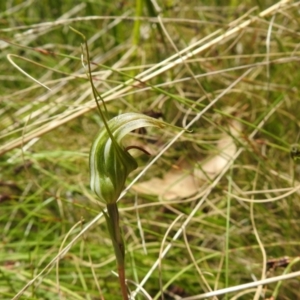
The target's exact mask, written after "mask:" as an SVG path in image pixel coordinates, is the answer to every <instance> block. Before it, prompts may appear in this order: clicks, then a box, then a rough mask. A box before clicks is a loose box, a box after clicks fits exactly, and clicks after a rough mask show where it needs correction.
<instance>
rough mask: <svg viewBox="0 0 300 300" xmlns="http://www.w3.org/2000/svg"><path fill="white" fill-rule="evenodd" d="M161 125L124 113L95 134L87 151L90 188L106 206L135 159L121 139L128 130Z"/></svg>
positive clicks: (145, 117) (112, 198) (114, 195)
mask: <svg viewBox="0 0 300 300" xmlns="http://www.w3.org/2000/svg"><path fill="white" fill-rule="evenodd" d="M147 126H154V127H160V128H163V127H164V126H165V123H164V122H162V121H160V120H157V119H154V118H151V117H149V116H146V115H143V114H138V113H125V114H122V115H119V116H117V117H115V118H113V119H111V120H109V121H108V122H107V125H106V126H104V127H103V128H102V129H101V130H100V131H99V133H98V135H97V137H96V139H95V141H94V142H93V144H92V148H91V151H90V186H91V189H92V191H94V192H95V194H96V195H97V196H98V197H99V199H100V200H101V201H103V202H104V203H106V204H110V203H115V202H116V201H117V200H118V198H119V196H120V194H121V192H122V191H123V189H124V185H125V181H126V179H127V177H128V175H129V173H130V172H132V171H133V170H135V169H136V168H137V162H136V160H135V159H134V158H133V157H132V156H131V155H130V153H129V152H128V151H127V150H126V149H125V148H124V147H123V145H122V143H121V142H122V139H123V138H124V137H125V136H126V135H127V134H128V133H129V132H131V131H132V130H135V129H138V128H141V127H147Z"/></svg>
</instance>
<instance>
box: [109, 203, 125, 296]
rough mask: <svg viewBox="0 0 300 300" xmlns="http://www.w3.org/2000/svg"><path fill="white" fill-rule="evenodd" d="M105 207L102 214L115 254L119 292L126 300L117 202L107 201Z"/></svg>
mask: <svg viewBox="0 0 300 300" xmlns="http://www.w3.org/2000/svg"><path fill="white" fill-rule="evenodd" d="M106 208H107V214H106V213H104V215H105V218H106V222H107V227H108V231H109V233H110V237H111V240H112V243H113V247H114V251H115V255H116V260H117V267H118V274H119V282H120V287H121V293H122V297H123V300H128V294H127V287H126V281H125V278H126V277H125V246H124V241H123V237H122V232H121V228H120V223H119V210H118V206H117V203H108V204H107V205H106Z"/></svg>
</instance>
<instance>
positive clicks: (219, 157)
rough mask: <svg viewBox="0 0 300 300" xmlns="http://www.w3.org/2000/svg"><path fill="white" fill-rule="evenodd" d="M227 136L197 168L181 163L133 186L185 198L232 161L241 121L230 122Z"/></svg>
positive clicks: (154, 192)
mask: <svg viewBox="0 0 300 300" xmlns="http://www.w3.org/2000/svg"><path fill="white" fill-rule="evenodd" d="M229 130H230V135H229V134H224V136H223V137H222V138H221V139H220V140H219V141H218V144H217V149H218V150H219V153H218V154H216V155H214V156H212V157H210V158H209V159H207V160H206V161H205V162H200V167H199V168H197V167H195V166H188V165H187V163H186V162H184V161H183V162H181V163H180V165H179V166H178V167H177V168H172V169H170V170H169V171H168V172H166V173H165V175H164V177H163V178H152V179H150V180H148V181H144V182H141V183H138V184H136V185H134V186H133V189H134V190H135V191H136V192H138V193H142V194H148V195H156V196H159V197H160V198H162V199H165V200H175V199H178V198H181V199H182V198H188V197H191V196H192V195H194V194H196V193H197V192H198V191H199V189H200V187H201V186H202V185H203V184H204V183H206V182H207V180H208V179H210V180H212V179H213V178H215V177H216V176H217V175H219V174H220V173H221V172H222V170H223V169H224V168H225V167H226V166H227V164H228V163H229V162H230V161H231V159H232V158H233V156H234V155H235V153H236V151H237V147H236V145H235V143H234V138H235V137H237V136H238V135H239V134H240V132H241V124H240V123H239V122H238V121H232V122H231V124H230V128H229Z"/></svg>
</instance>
